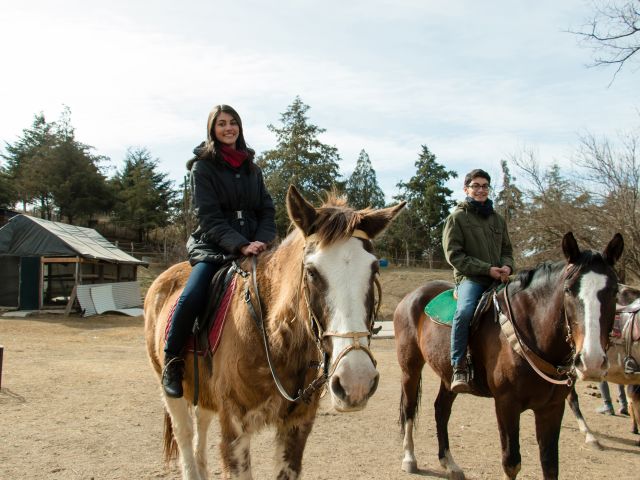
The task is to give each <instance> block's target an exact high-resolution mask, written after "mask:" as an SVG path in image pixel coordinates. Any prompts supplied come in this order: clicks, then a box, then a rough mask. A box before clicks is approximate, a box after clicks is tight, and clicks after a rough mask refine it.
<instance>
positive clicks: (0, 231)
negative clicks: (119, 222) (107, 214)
mask: <svg viewBox="0 0 640 480" xmlns="http://www.w3.org/2000/svg"><path fill="white" fill-rule="evenodd" d="M2 253H4V254H10V255H21V256H28V255H37V256H47V255H48V256H55V255H66V256H69V255H73V256H80V257H83V258H92V259H96V260H106V261H109V262H115V263H128V264H136V265H148V263H147V262H143V261H141V260H138V259H137V258H135V257H133V256H131V255H129V254H127V253H125V252H123V251H122V250H120V249H119V248H118V247H116V246H115V245H114V244H113V243H111V242H109V241H108V240H107V239H106V238H104V237H103V236H102V235H100V234H99V233H98V232H96V231H95V230H94V229H92V228H85V227H78V226H76V225H68V224H66V223H61V222H52V221H49V220H43V219H41V218H36V217H31V216H28V215H17V216H15V217H13V218H12V219H11V220H10V221H9V223H7V224H6V225H5V226H4V227H2V228H0V254H2Z"/></svg>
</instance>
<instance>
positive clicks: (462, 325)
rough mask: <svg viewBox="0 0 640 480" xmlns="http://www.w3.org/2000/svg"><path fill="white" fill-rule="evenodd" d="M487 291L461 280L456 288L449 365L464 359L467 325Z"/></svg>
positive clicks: (484, 288) (467, 336) (469, 281)
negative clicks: (456, 304) (455, 305)
mask: <svg viewBox="0 0 640 480" xmlns="http://www.w3.org/2000/svg"><path fill="white" fill-rule="evenodd" d="M486 289H487V287H485V286H484V285H481V284H479V283H476V282H472V281H471V280H463V281H462V283H460V285H458V286H457V292H458V306H457V307H456V313H455V315H454V316H453V322H452V324H451V365H453V366H456V365H459V364H460V363H461V362H462V359H464V358H465V353H466V351H467V343H468V341H469V324H470V323H471V319H472V318H473V314H474V312H475V310H476V306H477V305H478V301H480V297H482V294H483V293H484V291H485V290H486Z"/></svg>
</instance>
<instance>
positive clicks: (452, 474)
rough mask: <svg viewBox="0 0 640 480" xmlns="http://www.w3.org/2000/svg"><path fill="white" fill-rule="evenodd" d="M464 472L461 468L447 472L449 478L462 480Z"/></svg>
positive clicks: (450, 479)
mask: <svg viewBox="0 0 640 480" xmlns="http://www.w3.org/2000/svg"><path fill="white" fill-rule="evenodd" d="M464 479H465V476H464V472H463V471H462V470H453V471H451V472H449V480H464Z"/></svg>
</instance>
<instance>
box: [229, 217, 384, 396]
mask: <svg viewBox="0 0 640 480" xmlns="http://www.w3.org/2000/svg"><path fill="white" fill-rule="evenodd" d="M314 236H315V234H313V235H310V236H308V237H307V241H309V239H312V238H314ZM352 236H353V237H356V238H362V239H366V240H368V239H369V236H368V235H367V234H366V233H365V232H363V231H362V230H355V231H354V232H353V234H352ZM256 263H257V260H256V257H255V256H252V259H251V273H249V272H246V271H244V270H242V269H241V268H240V267H239V266H238V265H237V264H236V263H235V262H234V263H233V267H232V268H233V269H234V270H235V272H236V273H238V274H239V275H240V276H241V277H243V278H244V279H245V291H244V301H245V303H246V304H247V307H248V309H249V312H250V313H251V316H252V317H253V320H254V322H255V324H256V326H257V327H258V330H259V331H260V333H261V335H262V343H263V345H264V350H265V354H266V357H267V363H268V364H269V370H270V371H271V376H272V377H273V381H274V383H275V385H276V387H277V389H278V392H280V395H282V397H283V398H284V399H286V400H288V401H290V402H293V403H300V402H301V401H302V402H304V403H309V402H310V401H311V397H312V396H313V394H314V393H315V392H316V391H318V390H320V389H321V388H322V387H323V386H324V384H325V383H326V382H327V381H328V379H329V378H330V377H331V376H332V375H333V374H334V373H335V371H336V368H337V366H338V364H339V363H340V360H342V359H343V358H344V357H345V356H346V355H347V354H348V353H349V352H350V351H352V350H363V351H364V352H365V353H366V354H367V355H368V356H369V358H370V359H371V362H372V363H373V365H374V366H376V365H377V362H376V359H375V357H374V356H373V353H372V352H371V349H370V348H369V347H370V345H371V336H372V329H373V324H374V321H375V319H376V318H377V316H378V312H379V311H380V306H381V305H382V287H381V285H380V281H379V280H378V278H377V277H375V279H374V283H375V285H376V288H377V291H378V301H377V302H376V306H375V308H374V309H373V311H372V314H371V317H370V318H369V322H368V325H367V328H368V330H367V331H366V332H357V331H356V332H333V331H325V330H324V329H323V328H322V324H321V323H320V321H319V320H318V317H317V316H316V315H315V313H314V312H313V309H312V308H311V301H310V300H309V286H308V284H307V281H306V275H304V261H303V262H302V268H301V273H302V279H301V288H302V290H303V296H304V301H305V304H306V307H307V311H308V315H309V322H310V324H311V331H312V332H313V335H314V340H315V343H316V347H317V348H318V351H319V352H320V354H321V356H322V363H321V364H318V365H313V364H312V365H310V366H316V368H319V367H320V366H321V367H322V374H321V375H320V376H319V377H317V378H315V379H314V380H313V381H312V382H311V383H310V384H309V385H308V386H307V387H306V388H304V389H299V390H298V393H297V396H296V397H292V396H291V395H289V394H288V393H287V391H286V389H285V388H284V386H283V385H282V383H281V382H280V379H279V377H278V375H277V373H276V370H275V367H274V365H273V362H272V360H271V351H270V348H269V339H268V338H267V330H266V328H265V325H264V317H263V315H262V304H261V302H260V292H259V290H258V283H257V280H256ZM249 275H251V276H252V282H251V283H252V285H253V291H254V293H255V296H256V298H257V304H258V311H257V312H256V309H255V308H254V306H253V302H252V301H251V290H250V288H249V281H248V277H249ZM299 288H300V287H299ZM298 296H299V293H298ZM298 298H299V297H298ZM327 337H340V338H351V339H352V340H353V342H352V343H351V344H349V345H348V346H346V347H345V348H344V349H343V350H342V351H340V353H339V354H338V356H337V358H336V360H335V362H333V365H332V366H331V369H330V370H329V360H330V358H329V357H330V356H329V353H328V352H327V351H326V350H325V349H324V347H323V345H322V340H323V339H324V338H327ZM364 337H367V345H362V344H361V343H360V338H364ZM314 363H317V362H314Z"/></svg>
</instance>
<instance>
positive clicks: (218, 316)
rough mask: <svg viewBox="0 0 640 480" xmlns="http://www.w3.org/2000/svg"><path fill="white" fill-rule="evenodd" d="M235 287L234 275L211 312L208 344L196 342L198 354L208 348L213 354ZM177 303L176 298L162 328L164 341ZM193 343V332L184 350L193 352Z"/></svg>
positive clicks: (204, 352) (203, 352)
mask: <svg viewBox="0 0 640 480" xmlns="http://www.w3.org/2000/svg"><path fill="white" fill-rule="evenodd" d="M235 289H236V276H234V277H233V279H232V280H231V282H230V283H229V286H228V287H227V289H226V290H225V292H224V294H223V296H222V298H221V300H220V305H219V306H218V308H217V309H216V310H215V311H214V312H213V315H214V316H215V318H214V319H213V321H212V322H210V325H211V327H210V328H209V332H208V334H207V339H208V342H206V343H207V344H208V346H203V345H202V342H198V346H199V348H198V349H197V350H198V351H197V353H198V355H205V354H206V353H207V350H208V351H209V352H211V355H212V356H213V354H214V353H215V351H216V349H217V348H218V344H219V343H220V338H221V337H222V330H223V329H224V323H225V321H226V319H227V312H228V311H229V305H230V304H231V297H232V296H233V292H234V291H235ZM178 299H179V297H178ZM177 303H178V300H176V303H174V304H173V307H171V310H170V311H169V319H168V321H167V326H166V328H165V330H164V339H165V341H166V340H167V335H169V328H171V323H172V322H173V312H174V311H175V309H176V305H177ZM204 320H206V319H204ZM200 323H202V324H206V323H207V322H205V321H201V322H200ZM193 345H194V338H193V334H191V335H189V338H188V339H187V342H186V344H185V349H186V351H188V352H192V353H193V351H194V348H193Z"/></svg>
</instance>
